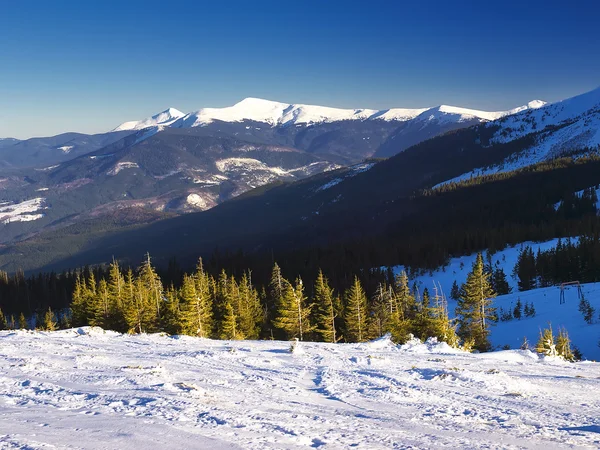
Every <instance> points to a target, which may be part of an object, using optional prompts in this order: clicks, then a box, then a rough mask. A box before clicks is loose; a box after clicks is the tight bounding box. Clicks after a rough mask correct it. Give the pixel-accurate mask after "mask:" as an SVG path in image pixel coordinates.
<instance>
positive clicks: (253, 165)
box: [215, 158, 288, 176]
mask: <svg viewBox="0 0 600 450" xmlns="http://www.w3.org/2000/svg"><path fill="white" fill-rule="evenodd" d="M215 165H216V166H217V169H218V170H219V171H221V172H231V171H257V170H263V171H267V172H272V173H274V174H275V175H279V176H281V175H287V174H288V171H287V170H285V169H282V168H281V167H270V166H268V165H267V164H265V163H264V162H262V161H259V160H258V159H253V158H225V159H220V160H218V161H215Z"/></svg>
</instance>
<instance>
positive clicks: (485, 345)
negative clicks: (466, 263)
mask: <svg viewBox="0 0 600 450" xmlns="http://www.w3.org/2000/svg"><path fill="white" fill-rule="evenodd" d="M489 277H490V275H489V274H488V273H485V271H484V270H483V257H482V256H481V253H478V254H477V258H476V260H475V262H474V263H473V268H472V270H471V272H470V273H469V274H468V276H467V281H466V283H465V284H464V286H463V289H462V291H463V292H462V293H461V297H460V299H459V300H458V306H457V309H456V314H457V315H458V316H460V320H459V336H460V337H461V338H463V339H464V340H467V339H469V338H472V339H473V341H474V348H475V349H477V350H479V351H488V350H490V349H491V344H490V342H489V334H490V331H489V327H490V325H491V323H493V322H495V321H496V314H495V308H493V307H492V299H493V298H494V297H495V296H496V294H495V293H494V291H493V289H492V287H491V284H490V281H489Z"/></svg>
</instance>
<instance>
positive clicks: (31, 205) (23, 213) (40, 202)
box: [0, 197, 46, 225]
mask: <svg viewBox="0 0 600 450" xmlns="http://www.w3.org/2000/svg"><path fill="white" fill-rule="evenodd" d="M45 201H46V199H45V198H43V197H38V198H33V199H31V200H25V201H24V202H21V203H15V204H5V203H2V204H0V223H3V224H5V225H6V224H9V223H11V222H30V221H32V220H38V219H41V218H42V217H44V214H43V213H40V212H39V211H40V210H42V209H45V207H44V203H45ZM33 213H36V214H33Z"/></svg>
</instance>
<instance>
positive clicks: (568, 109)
mask: <svg viewBox="0 0 600 450" xmlns="http://www.w3.org/2000/svg"><path fill="white" fill-rule="evenodd" d="M542 103H543V102H542ZM487 126H489V127H496V126H498V127H499V129H498V130H497V131H496V132H495V134H494V137H493V138H492V140H491V142H492V143H505V142H510V141H513V140H515V139H519V138H522V137H524V136H527V135H528V134H531V133H539V134H538V135H537V137H536V142H535V143H534V144H533V145H532V146H531V147H529V148H528V149H526V150H525V151H523V152H521V153H520V154H518V155H511V156H509V157H508V158H506V159H505V160H504V161H502V162H501V163H500V164H496V165H493V166H491V167H481V168H478V169H474V170H472V171H470V172H467V173H464V174H462V175H460V176H457V177H455V178H453V179H451V180H447V181H444V182H443V183H440V184H438V185H437V186H440V185H443V184H446V183H449V182H451V181H455V182H456V181H460V180H465V179H469V178H471V177H476V176H481V175H489V174H494V173H499V172H509V171H512V170H516V169H519V168H522V167H526V166H529V165H532V164H536V163H539V162H542V161H546V160H549V159H552V158H556V157H558V156H562V155H565V154H569V152H573V151H575V152H577V151H581V150H582V149H583V148H590V149H598V148H600V88H598V89H595V90H593V91H591V92H587V93H585V94H582V95H578V96H576V97H572V98H568V99H566V100H563V101H560V102H556V103H552V104H545V105H541V104H540V105H539V106H538V107H535V108H529V109H527V110H525V111H522V112H519V113H518V114H513V115H507V116H505V117H502V118H501V119H499V120H497V121H494V122H490V123H489V124H488V125H487ZM596 151H597V150H596Z"/></svg>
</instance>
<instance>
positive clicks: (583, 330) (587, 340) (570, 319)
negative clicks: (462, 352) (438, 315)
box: [394, 238, 600, 360]
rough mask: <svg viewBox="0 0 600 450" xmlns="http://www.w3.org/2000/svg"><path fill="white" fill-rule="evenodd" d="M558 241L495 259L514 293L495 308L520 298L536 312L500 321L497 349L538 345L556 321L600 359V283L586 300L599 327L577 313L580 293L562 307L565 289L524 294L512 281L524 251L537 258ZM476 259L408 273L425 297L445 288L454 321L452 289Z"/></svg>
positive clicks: (494, 333)
mask: <svg viewBox="0 0 600 450" xmlns="http://www.w3.org/2000/svg"><path fill="white" fill-rule="evenodd" d="M571 241H572V242H577V238H572V239H571ZM557 242H558V239H552V240H549V241H545V242H523V243H522V244H519V245H516V246H513V247H507V248H506V249H504V250H502V251H499V252H497V253H495V254H494V255H493V256H492V264H493V265H494V267H501V268H502V269H503V270H504V273H505V274H506V278H507V281H508V284H509V285H510V287H511V288H512V293H511V294H508V295H503V296H498V297H496V298H495V300H494V306H495V307H497V308H500V307H502V308H503V309H505V310H507V309H511V310H512V309H514V306H515V304H516V302H517V299H519V298H520V299H521V303H522V305H523V307H524V306H525V302H528V303H533V305H534V307H535V310H536V316H535V317H531V318H525V317H523V318H522V319H521V320H512V321H508V322H498V323H497V324H496V325H495V326H493V327H492V328H491V341H492V344H493V345H495V346H497V347H502V346H504V345H509V346H510V347H511V348H519V347H520V346H521V344H522V343H523V338H524V337H525V336H527V339H528V340H529V342H530V343H531V344H532V345H535V343H536V342H537V339H538V336H539V330H540V328H545V327H547V326H548V322H551V323H552V326H553V327H554V328H555V330H556V329H558V327H562V326H564V327H565V328H566V329H567V331H568V332H569V335H570V337H571V339H572V341H573V343H574V345H576V346H577V347H578V348H579V349H580V350H581V351H582V353H583V355H584V357H586V358H590V359H595V360H600V347H598V340H599V339H600V319H598V313H600V283H589V284H583V285H582V290H583V294H584V296H585V298H586V299H587V300H589V301H590V304H591V305H592V307H594V308H595V309H596V314H595V316H596V318H595V322H594V323H593V324H591V325H588V324H586V323H585V321H584V320H583V316H582V314H581V312H579V309H578V307H579V298H578V296H577V290H576V288H567V290H566V291H565V299H566V303H565V304H562V305H561V304H560V303H559V300H560V287H557V286H553V287H548V288H541V289H533V290H530V291H523V292H519V291H518V286H517V279H516V278H515V277H513V276H512V270H513V268H514V266H515V264H516V262H517V258H518V256H519V252H520V251H521V249H522V248H524V247H526V246H530V247H531V248H532V250H533V253H534V254H536V253H537V251H538V249H539V250H541V251H546V250H549V249H552V248H554V247H556V244H557ZM563 242H564V239H563ZM476 256H477V255H476V254H472V255H467V256H461V257H457V258H452V259H451V260H450V261H449V263H448V264H447V265H446V266H444V267H441V268H438V269H437V270H434V271H424V272H422V273H420V274H416V275H414V274H409V278H410V282H411V285H412V283H416V284H417V286H418V288H419V290H420V291H421V292H422V291H423V289H425V288H427V289H428V290H429V292H430V294H431V295H433V294H434V292H435V291H434V283H435V284H436V285H437V286H441V289H442V292H443V293H444V295H445V296H446V297H447V298H448V309H449V311H450V315H451V316H452V314H453V311H454V310H455V308H456V302H455V301H454V300H452V299H450V298H449V296H450V291H451V289H452V284H453V282H454V280H456V282H457V284H458V285H459V286H460V285H461V284H463V283H464V282H465V281H466V279H467V274H468V273H469V272H470V271H471V269H472V266H473V262H474V261H475V258H476ZM402 270H404V267H403V266H396V267H394V273H400V272H401V271H402Z"/></svg>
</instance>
